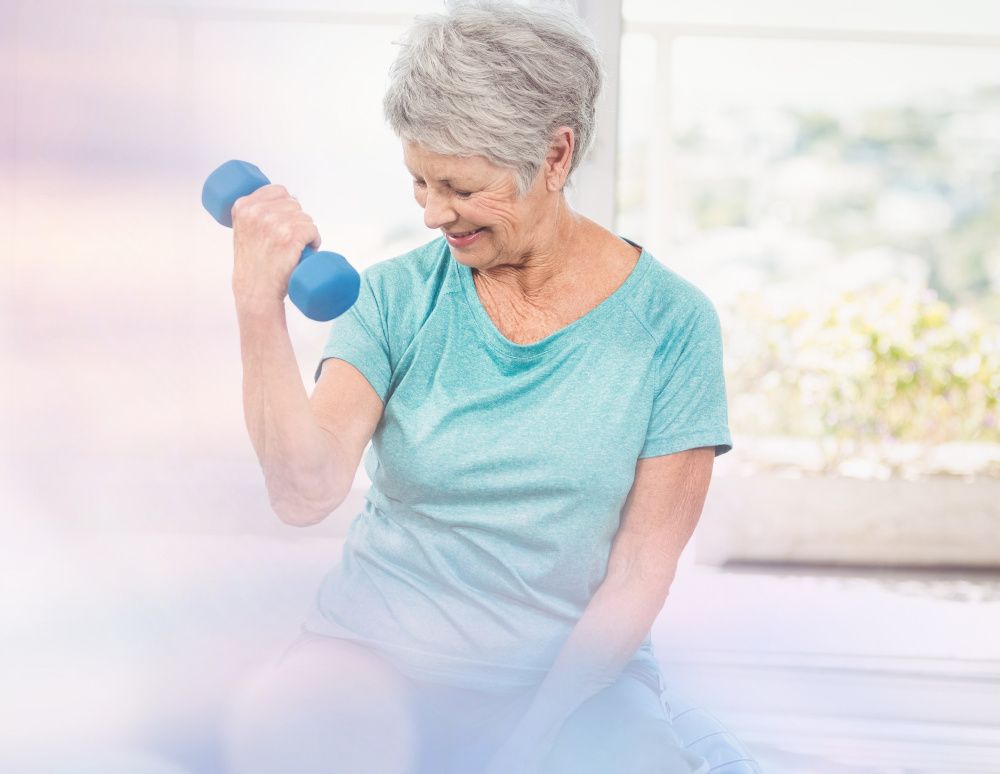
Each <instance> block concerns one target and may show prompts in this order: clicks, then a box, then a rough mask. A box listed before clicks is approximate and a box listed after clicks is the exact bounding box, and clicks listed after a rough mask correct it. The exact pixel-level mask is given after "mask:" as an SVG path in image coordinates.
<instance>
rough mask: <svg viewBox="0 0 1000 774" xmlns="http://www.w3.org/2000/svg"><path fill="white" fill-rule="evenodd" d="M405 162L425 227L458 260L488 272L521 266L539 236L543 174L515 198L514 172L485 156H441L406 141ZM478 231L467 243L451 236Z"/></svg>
mask: <svg viewBox="0 0 1000 774" xmlns="http://www.w3.org/2000/svg"><path fill="white" fill-rule="evenodd" d="M403 162H404V163H405V164H406V168H407V169H408V170H409V171H410V174H411V175H412V176H413V196H414V198H415V199H416V200H417V204H419V205H420V206H421V207H423V209H424V223H425V224H426V225H427V227H428V228H432V229H440V230H441V231H442V232H443V233H444V234H445V237H446V239H448V244H449V245H450V246H451V251H452V255H453V257H454V258H455V259H456V260H458V261H460V262H461V263H464V264H466V265H469V266H473V267H475V268H478V269H487V268H491V267H495V266H499V265H502V264H505V263H515V264H517V263H520V262H521V258H522V256H524V255H525V254H528V253H530V252H531V239H530V236H531V235H533V234H537V233H538V232H537V230H536V226H537V225H538V224H539V222H540V221H541V220H542V217H543V216H544V212H545V206H544V205H545V193H546V191H545V185H544V182H543V181H542V175H538V176H537V177H536V179H535V182H534V184H533V185H532V188H531V190H530V191H529V192H528V194H527V195H526V196H525V197H524V198H523V199H518V198H517V184H516V182H515V179H514V173H513V171H512V170H510V169H507V168H506V167H500V166H497V165H495V164H493V163H492V162H490V161H489V160H488V159H486V158H485V157H483V156H469V157H465V156H442V155H440V154H437V153H433V152H431V151H429V150H427V149H425V148H423V147H422V146H420V145H419V144H418V143H416V142H413V141H411V140H406V141H404V142H403ZM478 229H481V233H480V234H479V235H478V236H477V237H476V238H475V239H473V240H471V241H463V240H453V239H450V238H449V235H452V234H465V233H468V232H470V231H476V230H478Z"/></svg>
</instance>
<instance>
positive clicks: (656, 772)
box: [543, 678, 708, 774]
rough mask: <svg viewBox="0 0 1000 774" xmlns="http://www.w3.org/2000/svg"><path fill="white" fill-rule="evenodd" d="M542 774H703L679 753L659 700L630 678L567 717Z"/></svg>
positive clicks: (704, 766) (703, 767)
mask: <svg viewBox="0 0 1000 774" xmlns="http://www.w3.org/2000/svg"><path fill="white" fill-rule="evenodd" d="M543 768H544V771H545V772H546V773H547V774H570V773H571V772H572V774H612V772H613V773H614V774H704V773H705V772H707V771H708V763H707V761H705V760H704V759H703V758H701V757H700V756H698V755H696V754H694V753H691V752H689V751H687V750H685V749H684V747H683V744H682V743H681V740H680V738H679V737H678V736H677V733H676V732H675V731H674V729H673V726H672V725H671V724H670V721H669V719H668V717H667V714H666V711H665V710H664V709H663V706H662V704H660V703H659V697H658V696H657V695H656V694H654V693H653V692H651V691H650V690H649V688H648V686H645V685H643V684H642V683H640V682H638V681H636V680H632V679H629V678H622V679H621V680H619V681H618V682H617V683H615V684H614V685H612V686H610V687H609V688H607V689H605V690H604V691H602V692H601V693H599V694H597V695H596V696H594V697H592V698H591V699H589V700H588V701H586V702H584V703H583V704H582V705H581V706H580V707H579V709H577V710H576V712H574V713H573V714H572V715H570V716H569V717H568V718H567V719H566V722H565V723H564V724H563V727H562V728H561V729H560V732H559V734H558V735H557V737H556V741H555V743H554V745H553V747H552V749H551V750H550V752H549V753H548V756H547V757H546V760H545V765H544V767H543Z"/></svg>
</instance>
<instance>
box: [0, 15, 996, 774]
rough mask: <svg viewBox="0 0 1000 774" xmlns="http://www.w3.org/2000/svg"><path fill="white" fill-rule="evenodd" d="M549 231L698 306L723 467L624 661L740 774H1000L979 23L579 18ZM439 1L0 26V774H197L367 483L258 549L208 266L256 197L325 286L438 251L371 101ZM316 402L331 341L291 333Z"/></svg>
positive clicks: (219, 271) (990, 131)
mask: <svg viewBox="0 0 1000 774" xmlns="http://www.w3.org/2000/svg"><path fill="white" fill-rule="evenodd" d="M578 7H579V8H580V11H581V14H582V15H583V17H584V18H585V20H586V21H587V22H588V24H589V25H590V26H591V28H592V29H593V30H594V32H595V35H597V37H598V39H599V42H600V43H601V45H602V48H603V50H604V51H605V54H606V57H607V60H608V65H609V76H610V77H609V82H608V88H607V90H606V92H605V93H604V95H603V97H602V103H601V107H600V118H601V127H600V129H599V133H598V137H597V142H596V143H595V146H594V149H593V152H592V153H591V156H590V157H589V158H588V160H587V162H586V164H585V165H584V167H583V168H582V169H581V170H580V177H579V180H578V182H577V185H576V188H575V189H574V190H572V191H571V192H570V198H571V202H572V203H573V204H574V206H576V207H577V208H578V209H579V210H580V211H581V212H583V213H584V214H586V215H588V216H589V217H592V218H594V219H595V220H598V221H599V222H601V223H603V224H604V225H605V226H607V227H609V228H612V229H614V230H615V231H616V233H619V234H621V235H623V236H626V237H629V238H630V239H632V240H634V241H636V242H638V243H640V244H642V245H644V246H645V247H646V248H647V249H648V250H649V251H650V252H651V253H652V254H653V255H654V256H655V257H656V258H657V259H658V260H659V261H660V262H661V263H663V264H665V265H666V266H668V267H669V268H671V269H673V270H674V271H676V272H678V273H679V274H681V275H682V276H684V277H686V278H688V279H689V280H691V281H693V282H694V283H695V284H696V285H698V286H699V287H701V288H702V289H703V290H704V291H705V292H706V293H707V294H708V295H709V296H710V298H711V299H712V300H713V302H714V303H715V305H716V308H717V309H718V311H719V314H720V318H721V320H722V324H723V335H724V348H725V369H726V378H727V386H728V394H729V405H730V426H731V429H732V432H733V439H734V449H733V451H732V452H731V453H729V454H726V455H724V456H722V457H720V458H718V459H717V461H716V465H715V474H714V479H713V484H712V488H711V490H710V492H709V497H708V501H707V502H706V506H705V512H704V514H703V517H702V520H701V523H700V524H699V527H698V529H697V531H696V533H695V537H694V539H693V540H692V542H691V544H690V545H689V546H688V549H687V550H686V551H685V555H684V558H683V560H682V565H681V571H680V572H679V574H678V577H677V579H676V581H675V583H674V586H673V588H672V591H671V595H670V598H669V599H668V602H667V605H666V606H665V608H664V610H663V612H662V614H661V615H660V617H659V619H658V621H657V625H656V628H655V630H654V647H655V648H656V650H657V653H658V655H659V657H660V659H661V661H662V662H663V664H664V669H665V672H666V673H667V674H668V676H669V679H670V681H671V682H672V683H673V685H674V686H675V687H676V688H677V689H678V690H683V691H685V692H686V693H687V694H688V695H689V696H690V697H692V698H693V699H695V700H696V701H698V702H699V703H700V704H701V705H702V706H704V707H705V708H707V709H709V710H711V711H712V712H713V713H714V714H715V715H717V716H718V717H719V718H720V719H721V720H723V721H724V722H725V723H726V724H727V725H728V727H729V728H730V729H731V730H732V731H733V732H734V733H736V735H737V736H739V737H740V739H741V740H743V741H744V743H745V744H746V745H747V746H748V748H750V749H751V751H752V752H754V753H755V755H756V756H757V757H758V758H759V760H760V762H761V763H762V764H764V765H765V767H766V768H765V770H767V771H769V772H776V773H781V774H785V773H788V774H792V773H794V774H807V773H808V772H824V773H826V772H893V773H897V772H899V773H901V772H947V773H949V774H959V773H964V772H993V773H994V774H995V772H997V771H1000V406H998V395H1000V240H998V227H1000V7H998V6H997V4H996V3H995V2H991V0H952V1H951V2H949V3H947V4H942V3H936V2H930V0H926V1H924V0H866V1H865V2H861V1H860V0H843V1H842V2H839V3H828V2H819V1H818V0H794V1H793V0H757V1H756V2H754V3H738V2H734V1H732V0H698V1H697V2H696V1H695V0H658V1H657V2H654V1H653V0H621V1H618V0H606V2H597V0H592V1H591V2H586V1H585V0H579V2H578ZM440 8H441V3H440V2H438V1H437V0H434V1H432V0H369V1H368V2H367V3H365V4H364V10H357V9H356V8H355V7H354V6H353V4H349V3H347V2H342V1H341V0H290V1H289V2H278V0H203V1H202V2H195V1H194V0H191V1H190V2H185V1H183V0H131V1H128V2H120V3H116V4H113V3H96V2H89V3H88V2H70V1H69V0H61V1H58V2H56V1H54V0H20V1H19V0H0V141H2V146H0V202H2V206H0V249H2V264H0V267H2V278H3V282H2V293H3V295H2V315H0V347H2V350H0V351H2V354H3V360H2V363H3V365H2V371H0V374H2V377H0V398H2V401H3V408H4V410H3V412H2V415H0V422H2V423H3V425H2V434H0V444H2V445H0V528H2V534H0V590H2V593H0V728H3V730H4V731H3V736H2V737H0V769H2V770H4V771H22V770H23V771H29V770H31V771H35V770H37V771H83V770H86V771H95V772H97V771H102V772H105V771H123V772H147V771H148V772H160V771H164V772H170V771H174V772H176V771H183V772H198V774H202V772H204V774H208V772H212V771H215V770H217V769H215V768H213V766H214V765H216V764H214V763H212V761H213V758H212V755H213V751H214V749H215V748H214V747H213V745H214V741H213V738H212V736H211V734H210V733H209V732H208V731H207V730H206V729H211V728H212V725H213V723H217V721H218V719H219V717H220V713H221V712H222V711H223V708H224V707H225V704H226V701H227V700H228V697H229V696H230V695H231V694H232V691H233V690H234V687H235V686H236V685H238V684H239V681H240V679H241V676H243V675H245V674H246V673H247V670H249V669H251V668H253V666H254V665H256V664H259V663H261V661H262V660H264V659H266V658H269V657H271V656H273V655H275V654H276V653H278V652H279V651H280V649H281V648H282V647H284V646H285V645H286V644H287V642H289V641H290V640H291V638H293V637H294V636H295V634H296V632H297V629H298V626H299V623H300V621H301V619H302V618H303V616H304V615H305V612H306V610H307V608H308V606H309V604H310V602H311V599H312V595H313V593H314V592H315V589H316V587H317V586H318V584H319V582H320V580H321V578H322V576H323V574H324V573H325V572H326V571H327V570H328V569H329V568H330V566H332V564H333V563H335V562H336V561H337V560H338V559H339V555H340V546H341V542H342V539H343V534H344V532H345V530H346V527H347V525H348V524H349V523H350V520H351V519H352V518H353V517H354V515H355V514H356V513H357V512H358V510H359V508H360V503H361V502H362V498H363V493H364V491H365V488H366V487H367V484H368V481H367V478H366V477H365V474H364V471H363V470H359V472H358V478H357V479H356V481H355V490H354V492H353V493H352V496H351V498H350V499H349V500H348V501H347V502H346V503H345V504H344V506H343V507H341V508H340V509H338V511H337V512H335V513H334V514H333V515H332V516H331V517H330V518H329V519H327V521H326V522H324V523H323V524H321V525H319V526H317V527H313V528H308V529H296V528H292V527H288V526H286V525H283V524H281V523H280V522H279V521H278V520H277V518H276V517H275V516H274V515H273V513H271V511H270V509H269V507H268V504H267V497H266V494H265V491H264V486H263V479H262V476H261V473H260V469H259V467H258V466H257V462H256V458H255V457H254V454H253V449H252V447H251V445H250V442H249V438H248V436H247V434H246V430H245V426H244V424H243V413H242V405H241V365H240V357H239V342H238V335H237V327H236V318H235V312H234V307H233V303H232V295H231V291H230V284H229V283H230V276H231V268H232V245H231V239H232V235H231V232H230V231H228V230H226V229H223V228H221V227H220V226H219V225H218V224H216V223H215V222H214V221H213V220H212V219H211V218H210V217H209V216H208V214H207V213H206V212H205V211H204V210H203V209H202V208H201V204H200V192H201V185H202V182H203V181H204V178H205V177H206V175H207V174H208V173H209V172H210V171H211V170H212V169H214V168H215V167H216V166H217V165H218V164H220V163H221V162H223V161H225V160H227V159H230V158H241V159H246V160H249V161H251V162H253V163H255V164H258V165H259V166H260V167H261V169H262V170H263V171H264V172H265V173H266V174H267V175H268V176H269V177H270V178H271V179H272V180H273V181H275V182H280V183H283V184H284V185H286V186H287V187H288V188H289V189H290V190H291V191H292V193H294V194H295V195H296V196H297V197H298V198H299V200H300V201H301V203H302V206H303V208H304V209H305V210H306V211H307V212H309V213H310V214H311V215H312V216H313V217H314V219H315V220H316V222H317V225H318V226H319V228H320V232H321V234H322V236H323V243H324V244H323V246H324V248H325V249H331V250H336V251H337V252H340V253H343V254H344V255H345V256H347V257H348V259H349V260H350V261H351V262H352V263H353V264H354V265H355V266H356V267H357V268H359V269H361V268H363V267H365V266H369V265H371V264H373V263H376V262H378V261H381V260H385V259H387V258H391V257H393V256H396V255H399V254H401V253H403V252H405V251H406V250H409V249H411V248H412V247H414V246H416V245H418V244H421V243H423V242H425V241H427V240H429V239H431V238H433V237H434V236H435V234H434V233H431V232H429V231H427V229H426V228H425V227H424V225H423V220H422V214H421V211H420V208H419V207H418V206H417V205H416V204H415V202H414V201H413V200H412V196H411V192H410V185H409V177H408V173H407V172H406V169H405V167H404V166H403V165H402V161H401V148H400V145H399V141H398V140H397V139H396V138H395V136H394V135H393V134H392V133H391V131H390V130H389V129H388V127H386V126H385V125H384V124H383V121H382V116H381V98H382V93H383V89H384V85H385V78H386V73H387V70H388V67H389V64H390V62H391V61H392V59H393V58H394V56H395V51H396V49H395V47H394V45H393V41H394V40H395V39H396V38H397V37H398V36H399V35H400V34H401V33H402V31H403V30H404V28H405V27H406V25H407V24H408V23H409V22H410V20H411V19H412V17H413V15H414V14H416V13H419V12H423V11H429V10H439V9H440ZM288 326H289V331H290V334H291V336H292V340H293V344H294V346H295V350H296V354H297V356H298V359H299V363H300V366H301V373H302V377H303V381H304V383H305V385H306V387H307V390H309V391H310V392H311V390H312V386H313V379H312V376H313V372H314V371H315V368H316V364H317V362H318V359H319V354H320V351H321V349H322V345H323V342H324V341H325V337H326V332H327V329H328V325H327V324H323V323H316V322H313V321H311V320H308V319H306V318H305V317H304V316H302V314H301V313H300V312H299V311H298V310H297V309H295V307H293V306H291V304H290V303H289V304H288Z"/></svg>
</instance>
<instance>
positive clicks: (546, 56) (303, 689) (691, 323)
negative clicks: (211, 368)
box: [230, 2, 732, 774]
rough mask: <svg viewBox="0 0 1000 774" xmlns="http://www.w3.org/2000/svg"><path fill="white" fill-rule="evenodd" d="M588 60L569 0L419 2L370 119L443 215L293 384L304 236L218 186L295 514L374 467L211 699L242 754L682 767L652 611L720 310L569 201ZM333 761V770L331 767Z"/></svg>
mask: <svg viewBox="0 0 1000 774" xmlns="http://www.w3.org/2000/svg"><path fill="white" fill-rule="evenodd" d="M601 81H602V66H601V60H600V56H599V54H598V50H597V48H596V46H595V43H594V40H593V38H592V37H591V36H590V35H589V33H588V32H587V30H586V28H585V27H584V26H583V25H582V23H581V22H580V21H579V20H578V19H577V18H575V17H574V16H572V15H571V14H569V13H567V12H561V11H551V10H550V11H540V10H535V9H530V8H525V7H522V6H519V5H515V4H513V3H496V2H489V3H487V2H466V3H461V4H456V5H453V6H452V7H450V8H449V12H448V13H446V14H433V15H426V16H421V17H417V19H416V21H415V23H414V24H413V26H412V28H411V29H410V30H409V32H408V35H407V36H406V38H405V39H404V41H403V45H402V49H401V51H400V53H399V55H398V58H397V59H396V61H395V64H394V65H393V67H392V70H391V79H390V84H389V87H388V90H387V92H386V94H385V98H384V108H385V114H386V117H387V119H388V121H389V123H390V125H391V126H392V128H393V130H394V131H395V132H396V134H397V135H398V136H399V138H400V139H401V143H402V152H403V161H404V163H405V165H406V167H407V169H408V170H409V172H410V174H411V175H412V177H413V195H414V198H415V199H416V201H417V203H418V204H419V205H420V207H421V208H422V209H423V213H424V222H425V224H426V225H427V227H428V228H430V229H433V230H435V231H440V232H441V233H440V234H439V235H438V236H436V237H435V238H434V239H432V240H431V241H429V242H427V243H426V244H423V245H421V246H419V247H417V248H415V249H413V250H410V251H409V252H407V253H405V254H403V255H400V256H398V257H395V258H392V259H390V260H385V261H382V262H381V263H377V264H375V265H374V266H371V267H370V268H368V269H366V270H365V271H364V272H363V275H362V283H361V290H360V295H359V296H358V299H357V302H356V303H355V304H354V306H353V307H351V308H350V309H349V310H348V311H347V312H346V313H345V314H344V315H343V316H341V317H340V318H338V319H336V320H335V321H333V323H332V324H331V329H330V334H329V339H328V342H327V344H326V347H325V349H324V351H323V353H322V358H321V360H320V363H319V367H318V368H317V371H316V376H315V378H316V381H317V383H316V387H315V390H314V392H313V394H312V397H311V398H308V397H307V395H306V393H305V390H304V387H303V384H302V381H301V377H300V375H299V371H298V368H297V365H296V362H295V359H294V356H293V351H292V347H291V344H290V341H289V337H288V334H287V331H286V328H285V322H284V306H283V297H284V295H285V293H286V289H287V282H288V277H289V274H290V273H291V271H292V269H293V268H294V266H295V264H296V259H297V256H298V255H299V252H300V250H301V249H302V248H303V246H304V245H306V244H310V243H311V244H313V245H314V246H318V245H319V241H320V240H319V234H318V233H317V231H316V228H315V225H314V224H313V222H312V220H311V219H310V218H309V216H308V215H305V214H304V213H303V212H302V211H301V209H300V207H299V205H298V202H297V201H296V200H295V199H294V197H291V196H289V195H288V193H287V191H286V190H285V189H284V188H282V187H281V186H279V185H269V186H265V187H264V188H261V189H259V190H258V191H256V192H255V193H253V194H251V195H249V196H247V197H244V198H243V199H241V200H240V201H239V202H237V204H236V207H235V208H234V226H235V253H236V258H235V269H234V277H233V289H234V294H235V298H236V303H237V308H238V313H239V321H240V333H241V342H242V353H243V362H244V367H245V381H244V399H245V406H246V417H247V423H248V427H249V430H250V434H251V436H252V438H253V441H254V446H255V449H256V451H257V453H258V456H259V458H260V461H261V464H262V467H263V470H264V473H265V478H266V482H267V489H268V493H269V495H270V500H271V504H272V507H273V508H274V510H275V512H276V513H277V514H278V516H279V517H280V518H281V519H282V520H283V521H284V522H286V523H288V524H293V525H298V526H307V525H311V524H315V523H317V522H319V521H321V520H322V519H324V518H325V517H326V516H327V515H328V514H329V513H330V512H331V511H332V510H334V509H335V508H336V507H337V506H338V505H340V504H341V503H342V502H343V501H344V499H345V497H346V495H347V493H348V491H349V489H350V486H351V482H352V480H353V478H354V475H355V472H356V470H357V467H358V464H359V462H360V460H361V457H362V453H363V452H364V450H365V448H366V446H367V444H368V442H369V440H370V441H371V444H372V445H371V449H370V451H369V452H368V454H367V455H366V456H365V458H364V462H365V469H366V471H367V473H368V475H369V477H370V478H371V482H372V485H371V488H370V489H369V490H368V492H367V496H366V502H365V505H364V508H363V510H362V512H361V513H360V514H358V515H357V516H356V517H355V519H354V521H353V522H352V523H351V527H350V530H349V532H348V535H347V538H346V542H345V544H344V549H343V558H342V561H340V562H339V563H338V564H337V565H336V566H335V567H334V568H333V569H332V570H331V571H330V572H329V574H328V575H327V576H326V577H325V579H324V581H323V583H322V586H321V588H320V589H319V591H318V593H317V595H316V597H315V602H314V604H313V606H312V609H311V611H310V613H309V615H308V617H307V619H306V621H305V623H304V626H303V629H304V631H303V632H302V635H301V637H300V638H299V640H297V641H296V642H295V643H293V644H292V646H291V647H290V648H289V650H288V651H286V653H285V654H284V657H283V659H282V660H281V661H280V664H279V665H278V666H277V667H276V668H275V669H273V670H269V671H268V672H267V673H266V674H265V675H263V676H261V677H260V678H259V679H257V680H256V681H253V684H252V685H251V686H250V687H248V689H247V691H246V692H245V695H244V696H243V697H242V699H241V701H240V703H239V706H238V708H237V709H236V710H235V711H234V713H233V717H232V721H231V732H232V733H231V738H230V756H231V760H232V762H233V766H234V769H235V770H236V771H237V772H244V771H247V772H250V771H253V772H258V771H274V772H279V771H280V772H298V773H301V772H313V771H337V772H347V771H351V772H353V771H358V772H372V773H373V774H390V773H391V772H404V771H405V772H420V773H421V774H424V772H426V774H448V773H450V772H454V773H455V774H459V773H461V774H473V773H474V772H489V774H513V773H515V772H538V773H539V774H542V773H544V774H550V773H555V772H566V774H569V773H570V772H572V774H587V773H589V772H593V773H594V774H640V772H641V773H642V774H652V773H653V772H662V773H663V774H680V772H705V771H707V770H708V764H707V762H706V761H704V760H703V759H701V758H700V757H697V756H694V755H693V754H692V753H690V752H688V751H685V750H684V749H683V748H682V746H681V745H680V742H679V740H678V737H677V736H676V735H675V733H674V732H673V730H672V727H671V725H670V723H669V720H668V717H667V714H666V710H665V708H664V706H663V702H662V699H661V693H662V691H663V690H664V683H663V681H662V676H661V673H660V670H659V667H658V665H657V660H656V658H655V657H654V654H653V651H652V647H651V642H650V627H651V625H652V623H653V620H654V618H655V617H656V615H657V613H658V612H659V611H660V609H661V607H662V606H663V603H664V601H665V599H666V596H667V593H668V590H669V588H670V585H671V581H672V579H673V577H674V573H675V571H676V569H677V561H678V557H679V555H680V553H681V550H682V548H683V547H684V545H685V543H686V542H687V540H688V539H689V537H690V535H691V533H692V531H693V529H694V527H695V524H696V522H697V520H698V518H699V515H700V512H701V509H702V505H703V502H704V498H705V494H706V491H707V488H708V485H709V480H710V478H711V472H712V464H713V460H714V457H715V456H717V455H719V454H722V453H723V452H726V451H728V450H729V449H730V448H731V447H732V443H731V439H730V434H729V430H728V426H727V411H726V392H725V385H724V381H723V371H722V351H721V335H720V328H719V321H718V316H717V314H716V312H715V309H714V308H713V306H712V304H711V302H710V301H709V300H708V298H707V297H706V296H705V295H704V294H703V293H702V292H701V291H700V290H698V289H697V288H696V287H695V286H693V285H692V284H690V283H689V282H688V281H686V280H684V279H683V278H681V277H680V276H678V275H677V274H675V273H674V272H672V271H671V270H670V269H668V268H666V267H665V266H664V265H662V264H661V263H660V262H659V261H657V260H656V259H655V258H654V257H653V256H652V255H650V253H649V252H648V251H647V250H645V249H644V248H643V247H642V246H640V245H638V244H636V243H634V242H632V241H631V240H628V239H625V238H623V237H620V236H618V235H616V234H613V233H611V232H609V231H607V230H606V229H604V228H602V227H601V226H600V225H598V224H597V223H595V222H593V221H592V220H589V219H588V218H586V217H585V216H583V215H582V214H579V213H577V212H574V211H573V210H572V209H571V208H570V207H569V206H568V204H567V201H566V198H565V195H564V190H565V188H566V185H567V183H568V181H569V179H570V177H571V175H572V174H573V172H574V170H575V169H576V168H577V167H578V166H579V164H580V161H581V159H582V158H583V157H584V154H585V152H586V150H587V148H588V147H589V146H590V144H591V141H592V139H593V132H594V112H595V101H596V99H597V96H598V93H599V91H600V86H601ZM333 761H336V764H334V763H332V762H333Z"/></svg>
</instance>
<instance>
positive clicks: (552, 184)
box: [545, 126, 576, 191]
mask: <svg viewBox="0 0 1000 774" xmlns="http://www.w3.org/2000/svg"><path fill="white" fill-rule="evenodd" d="M575 143H576V138H575V137H574V136H573V129H572V127H569V126H560V127H559V128H558V129H556V130H555V132H554V133H553V135H552V144H551V145H550V146H549V152H548V155H547V156H546V157H545V187H546V189H548V190H549V191H561V190H562V189H563V186H565V185H566V178H567V177H569V169H570V166H571V165H572V163H573V147H574V145H575Z"/></svg>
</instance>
